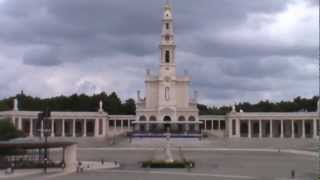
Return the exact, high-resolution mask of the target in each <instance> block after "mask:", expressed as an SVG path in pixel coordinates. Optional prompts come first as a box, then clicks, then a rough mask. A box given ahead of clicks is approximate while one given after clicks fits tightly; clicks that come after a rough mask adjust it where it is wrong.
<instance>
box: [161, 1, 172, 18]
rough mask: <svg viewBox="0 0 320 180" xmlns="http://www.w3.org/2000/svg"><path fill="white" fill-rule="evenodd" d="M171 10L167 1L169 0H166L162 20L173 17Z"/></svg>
mask: <svg viewBox="0 0 320 180" xmlns="http://www.w3.org/2000/svg"><path fill="white" fill-rule="evenodd" d="M171 10H172V9H171V5H170V3H169V0H167V2H166V4H165V5H164V14H163V20H171V19H172V18H173V17H172V13H171Z"/></svg>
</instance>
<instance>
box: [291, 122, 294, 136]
mask: <svg viewBox="0 0 320 180" xmlns="http://www.w3.org/2000/svg"><path fill="white" fill-rule="evenodd" d="M291 138H294V120H291Z"/></svg>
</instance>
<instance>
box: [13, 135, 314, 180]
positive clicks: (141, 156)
mask: <svg viewBox="0 0 320 180" xmlns="http://www.w3.org/2000/svg"><path fill="white" fill-rule="evenodd" d="M146 141H153V143H149V144H148V146H143V144H144V143H145V142H146ZM172 141H174V140H172ZM205 141H208V142H209V140H208V139H207V140H203V141H200V142H199V143H198V144H196V143H195V142H194V144H193V145H192V144H191V143H189V142H188V141H186V140H184V141H181V140H180V141H177V140H176V141H175V143H177V142H179V143H180V144H178V145H179V147H182V148H181V149H182V152H183V155H184V156H185V157H186V158H187V159H190V160H193V161H195V163H196V167H195V168H193V169H191V170H190V171H189V170H188V169H143V168H140V165H139V162H141V161H143V160H150V159H152V157H153V155H154V152H155V151H159V150H160V151H161V148H163V147H164V144H162V142H161V141H154V140H150V139H149V140H146V139H142V140H140V142H139V140H136V143H132V141H131V142H130V141H129V140H128V139H127V138H124V137H119V138H118V141H116V143H114V144H109V141H107V140H106V139H94V140H91V141H88V140H86V139H81V140H79V139H78V143H79V148H78V160H80V161H82V162H90V161H97V162H99V161H100V160H102V159H103V160H104V161H105V162H114V161H117V162H119V163H120V167H119V168H113V169H97V170H87V171H85V172H83V173H72V174H63V173H62V174H61V173H58V174H56V175H54V174H53V175H52V174H51V175H49V176H43V175H42V174H41V173H40V174H39V173H38V174H35V175H29V176H25V177H23V179H26V180H29V179H30V180H31V179H32V180H33V179H39V180H40V179H53V180H64V179H65V180H76V179H77V180H78V179H79V180H81V179H92V180H93V179H94V180H100V179H101V180H102V179H112V180H113V179H114V180H127V179H128V180H129V179H130V180H132V179H137V180H140V179H141V180H144V179H152V180H158V179H159V180H160V179H166V180H171V179H172V180H176V179H184V180H189V179H190V180H191V179H197V180H198V179H204V180H206V179H217V180H220V179H221V180H224V179H230V180H233V179H261V180H273V179H275V180H276V179H287V178H289V177H290V174H291V170H295V172H296V177H297V179H305V180H309V179H310V180H311V179H315V178H316V175H317V174H316V173H317V167H318V161H317V157H316V156H315V154H316V152H315V151H314V150H315V148H316V143H317V141H315V140H313V141H300V140H295V141H294V140H292V139H288V141H286V140H282V143H281V142H280V141H279V140H278V139H262V140H261V139H260V140H259V141H254V140H253V141H247V140H246V139H238V140H237V142H234V141H232V142H229V141H230V140H224V139H219V140H217V141H212V142H211V143H208V142H205ZM97 142H100V143H97ZM157 142H158V143H157ZM204 142H205V143H204ZM91 143H92V144H95V145H97V144H99V146H91ZM231 144H232V145H233V146H231ZM278 144H281V145H282V146H281V148H279V149H277V147H278V146H277V145H278ZM178 149H179V148H178V146H172V154H173V156H174V157H178V156H179V155H180V154H179V152H178ZM279 150H280V152H279ZM288 150H291V151H292V152H291V151H290V152H288ZM301 152H302V153H301ZM59 153H60V152H59V151H58V150H55V151H52V152H51V154H50V155H51V157H53V158H55V157H57V158H58V159H59V158H60V157H59ZM297 153H300V154H297ZM10 179H21V177H20V178H14V177H13V178H10Z"/></svg>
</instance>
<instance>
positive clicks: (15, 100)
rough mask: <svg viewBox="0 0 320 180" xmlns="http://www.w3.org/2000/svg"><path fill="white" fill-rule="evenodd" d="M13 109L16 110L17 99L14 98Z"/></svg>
mask: <svg viewBox="0 0 320 180" xmlns="http://www.w3.org/2000/svg"><path fill="white" fill-rule="evenodd" d="M13 110H14V111H18V99H17V98H14V100H13Z"/></svg>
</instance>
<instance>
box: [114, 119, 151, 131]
mask: <svg viewBox="0 0 320 180" xmlns="http://www.w3.org/2000/svg"><path fill="white" fill-rule="evenodd" d="M147 124H148V125H149V123H147ZM120 127H121V130H123V119H121V120H120ZM148 130H149V129H148Z"/></svg>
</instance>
